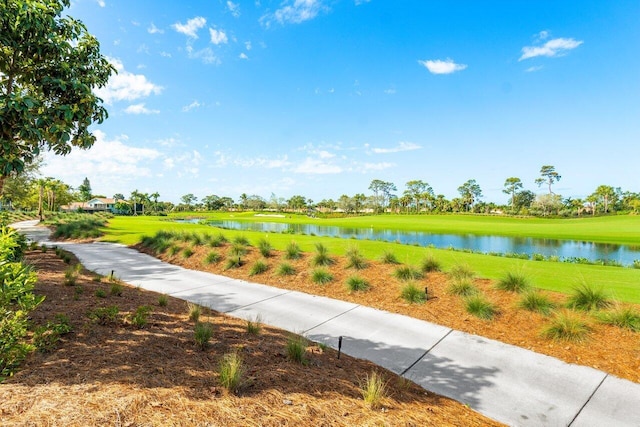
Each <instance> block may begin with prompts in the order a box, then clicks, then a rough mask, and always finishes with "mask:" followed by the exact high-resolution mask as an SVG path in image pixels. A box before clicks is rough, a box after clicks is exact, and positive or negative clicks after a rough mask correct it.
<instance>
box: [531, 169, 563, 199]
mask: <svg viewBox="0 0 640 427" xmlns="http://www.w3.org/2000/svg"><path fill="white" fill-rule="evenodd" d="M560 178H562V176H560V174H558V172H556V167H555V166H551V165H545V166H542V167H541V168H540V178H536V181H535V182H536V184H538V187H540V186H542V185H543V184H546V185H547V186H548V187H549V194H554V192H553V191H551V186H552V185H553V184H555V183H556V182H558V181H560Z"/></svg>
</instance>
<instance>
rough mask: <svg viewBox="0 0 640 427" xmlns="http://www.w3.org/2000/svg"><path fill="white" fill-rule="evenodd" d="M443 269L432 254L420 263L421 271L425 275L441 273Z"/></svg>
mask: <svg viewBox="0 0 640 427" xmlns="http://www.w3.org/2000/svg"><path fill="white" fill-rule="evenodd" d="M441 269H442V266H441V265H440V261H438V260H437V259H436V258H435V257H434V256H433V255H432V254H428V255H427V256H425V257H424V258H423V259H422V261H421V262H420V270H421V271H422V272H423V273H431V272H435V271H440V270H441Z"/></svg>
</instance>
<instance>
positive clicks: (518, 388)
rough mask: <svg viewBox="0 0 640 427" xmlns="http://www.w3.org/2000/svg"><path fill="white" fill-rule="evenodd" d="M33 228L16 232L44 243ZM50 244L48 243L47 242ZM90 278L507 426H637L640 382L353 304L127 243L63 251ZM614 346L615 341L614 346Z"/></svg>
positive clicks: (26, 224)
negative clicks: (313, 352)
mask: <svg viewBox="0 0 640 427" xmlns="http://www.w3.org/2000/svg"><path fill="white" fill-rule="evenodd" d="M36 224H37V221H23V222H21V223H16V224H13V225H12V227H14V228H16V229H18V230H20V231H21V232H22V233H24V234H26V235H27V236H28V237H29V238H30V239H32V240H35V241H38V242H46V241H47V238H48V233H47V231H48V230H46V229H43V228H42V227H37V226H36ZM51 244H53V243H51ZM55 245H57V246H59V247H62V248H64V249H65V250H68V251H70V252H72V253H74V254H75V255H76V256H77V257H78V258H79V259H80V261H81V262H82V264H83V265H84V266H85V267H86V268H87V269H89V270H93V271H95V272H97V273H100V274H104V275H108V274H110V273H111V272H112V271H113V272H114V274H115V275H116V276H117V277H118V278H120V279H121V280H123V281H125V282H127V283H130V284H132V285H134V286H140V287H141V288H144V289H147V290H151V291H155V292H159V293H166V294H168V295H171V296H173V297H177V298H181V299H184V300H187V301H191V302H195V303H198V304H201V305H204V306H207V307H210V308H211V309H213V310H216V311H219V312H222V313H227V314H229V315H232V316H235V317H239V318H244V319H254V318H255V317H256V316H258V315H259V316H260V317H261V319H262V322H263V323H265V324H268V325H272V326H276V327H279V328H282V329H285V330H288V331H291V332H295V333H299V334H303V335H305V336H306V337H308V338H309V339H311V340H313V341H317V342H322V343H325V344H327V345H329V346H331V347H333V348H337V346H338V337H340V336H342V337H343V341H342V351H343V352H344V353H346V354H349V355H351V356H354V357H357V358H363V359H368V360H370V361H372V362H374V363H376V364H378V365H380V366H382V367H384V368H387V369H389V370H390V371H393V372H395V373H397V374H400V375H402V376H404V377H406V378H408V379H410V380H412V381H414V382H416V383H418V384H420V385H421V386H422V387H424V388H425V389H427V390H430V391H433V392H435V393H438V394H441V395H444V396H447V397H450V398H452V399H455V400H457V401H459V402H462V403H465V404H467V405H469V406H470V407H471V408H473V409H474V410H476V411H478V412H480V413H482V414H484V415H486V416H488V417H490V418H493V419H495V420H497V421H500V422H503V423H506V424H508V425H513V426H594V427H595V426H635V427H638V426H640V384H637V383H634V382H631V381H627V380H623V379H620V378H617V377H614V376H612V375H609V374H607V373H605V372H601V371H598V370H596V369H592V368H588V367H584V366H578V365H572V364H568V363H565V362H563V361H560V360H558V359H555V358H552V357H549V356H545V355H542V354H538V353H534V352H532V351H529V350H525V349H522V348H520V347H516V346H512V345H508V344H504V343H501V342H499V341H494V340H490V339H487V338H483V337H480V336H475V335H470V334H467V333H463V332H459V331H455V330H452V329H450V328H447V327H443V326H439V325H436V324H433V323H429V322H425V321H422V320H417V319H413V318H410V317H407V316H402V315H398V314H393V313H388V312H384V311H380V310H375V309H372V308H369V307H364V306H361V305H358V304H354V303H349V302H344V301H338V300H333V299H330V298H325V297H320V296H314V295H308V294H305V293H301V292H296V291H289V290H284V289H278V288H273V287H270V286H265V285H261V284H257V283H250V282H246V281H243V280H237V279H232V278H229V277H225V276H219V275H215V274H210V273H204V272H199V271H193V270H187V269H184V268H182V267H178V266H174V265H171V264H167V263H164V262H162V261H160V260H158V259H156V258H154V257H152V256H149V255H146V254H142V253H140V252H138V251H135V250H133V249H130V248H128V247H126V246H123V245H117V244H111V243H89V244H77V243H61V242H56V243H55ZM612 346H615V343H612Z"/></svg>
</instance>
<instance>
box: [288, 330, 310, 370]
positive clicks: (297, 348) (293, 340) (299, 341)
mask: <svg viewBox="0 0 640 427" xmlns="http://www.w3.org/2000/svg"><path fill="white" fill-rule="evenodd" d="M308 346H309V341H308V340H307V339H306V338H305V337H303V336H300V335H290V336H289V339H288V340H287V357H288V358H289V360H291V361H293V362H296V363H299V364H301V365H306V364H308V363H309V359H307V347H308Z"/></svg>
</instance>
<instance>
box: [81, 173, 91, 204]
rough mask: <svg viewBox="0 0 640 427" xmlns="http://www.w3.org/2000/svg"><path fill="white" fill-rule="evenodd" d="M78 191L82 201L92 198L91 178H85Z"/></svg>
mask: <svg viewBox="0 0 640 427" xmlns="http://www.w3.org/2000/svg"><path fill="white" fill-rule="evenodd" d="M78 193H80V201H82V202H88V201H89V200H91V197H92V196H91V182H89V178H87V177H85V178H84V180H83V181H82V184H80V186H79V187H78Z"/></svg>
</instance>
